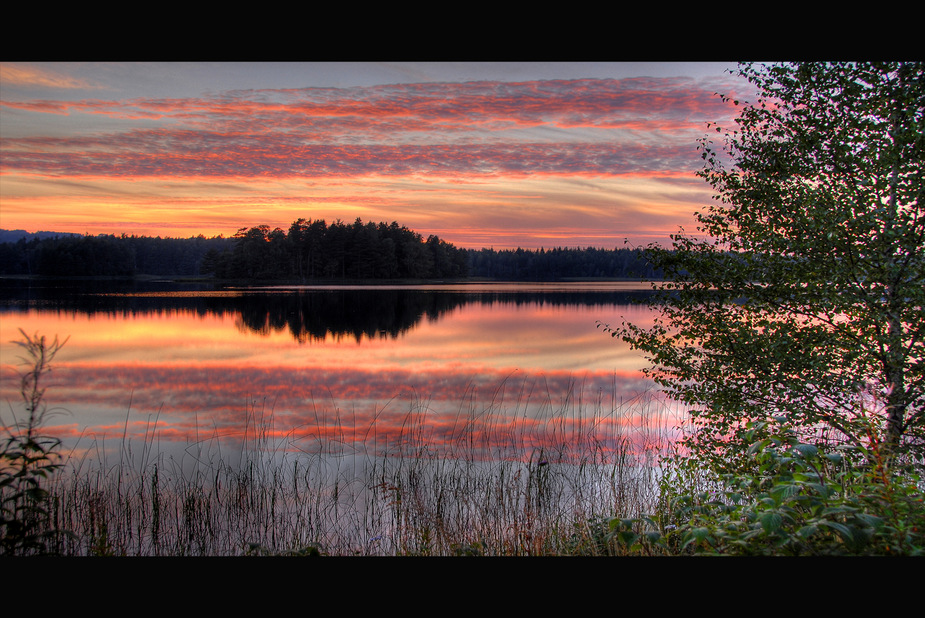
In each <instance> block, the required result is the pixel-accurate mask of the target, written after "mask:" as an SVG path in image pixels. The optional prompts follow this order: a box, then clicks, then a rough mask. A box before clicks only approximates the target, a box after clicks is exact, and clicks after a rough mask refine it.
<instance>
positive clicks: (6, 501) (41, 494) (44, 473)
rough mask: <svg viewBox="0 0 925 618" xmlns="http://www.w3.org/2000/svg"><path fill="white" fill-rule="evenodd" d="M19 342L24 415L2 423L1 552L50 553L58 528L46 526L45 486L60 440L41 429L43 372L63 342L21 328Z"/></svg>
mask: <svg viewBox="0 0 925 618" xmlns="http://www.w3.org/2000/svg"><path fill="white" fill-rule="evenodd" d="M20 332H21V333H22V335H23V339H24V340H23V341H15V342H13V343H15V344H16V345H19V346H20V347H22V348H23V349H24V350H25V351H26V354H27V358H24V359H23V361H24V362H25V363H27V364H28V365H29V367H30V368H29V370H28V371H26V372H24V373H23V374H22V375H21V383H20V386H21V388H20V393H21V394H22V399H23V405H24V408H25V413H26V416H25V418H23V419H22V420H17V419H16V418H15V415H14V421H13V423H12V424H10V425H7V424H6V423H5V422H4V426H3V429H4V433H5V434H6V435H5V437H4V438H3V442H2V447H0V448H2V450H0V555H32V554H44V553H48V551H49V547H48V543H49V542H51V541H53V540H54V539H55V537H57V536H58V534H59V531H57V530H55V529H54V527H49V526H48V519H49V511H48V497H49V493H48V491H47V489H46V488H45V487H44V486H43V485H44V483H45V481H46V480H47V479H48V478H49V476H50V475H51V474H53V473H54V472H55V471H56V470H57V469H58V468H60V467H61V464H60V463H59V455H58V453H57V452H56V449H57V448H58V446H59V444H60V441H59V440H58V439H57V438H53V437H50V436H45V435H42V434H41V433H40V429H41V426H42V423H43V422H44V421H45V419H46V417H47V415H48V413H49V411H48V409H47V407H46V405H45V402H44V401H43V397H44V394H45V389H44V388H42V387H41V380H42V377H43V376H44V375H45V374H46V373H47V372H49V371H51V367H50V364H51V361H52V360H53V359H54V357H55V355H56V354H57V353H58V351H59V350H60V349H61V347H62V346H63V345H64V344H65V343H66V342H67V340H66V339H65V340H64V341H62V342H59V341H58V338H57V337H55V339H54V341H46V339H45V337H44V336H42V337H39V336H38V335H35V336H32V337H30V336H29V335H27V334H26V333H24V332H23V331H22V330H20Z"/></svg>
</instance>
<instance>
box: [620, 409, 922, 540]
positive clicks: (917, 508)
mask: <svg viewBox="0 0 925 618" xmlns="http://www.w3.org/2000/svg"><path fill="white" fill-rule="evenodd" d="M748 435H751V436H752V437H759V439H758V440H756V441H755V442H753V443H752V445H751V447H750V448H749V450H748V454H749V455H750V456H751V459H752V463H753V464H754V465H753V466H752V467H751V468H750V469H748V470H743V471H742V472H741V473H739V474H725V475H723V476H722V477H721V478H719V479H716V482H715V483H714V484H713V486H712V489H704V488H700V489H699V490H697V491H690V488H691V487H692V484H691V483H690V476H689V472H690V470H689V466H690V465H692V464H695V461H693V460H687V461H681V462H680V463H678V464H675V469H674V470H673V472H672V474H671V476H669V477H668V478H667V480H665V481H664V487H663V491H664V497H665V509H666V510H665V512H664V513H663V516H662V520H661V522H660V523H658V524H656V521H655V520H653V519H633V520H625V519H614V520H612V521H611V529H612V537H613V538H614V539H615V540H616V541H617V542H619V543H621V544H623V545H624V546H625V547H627V548H630V549H633V550H634V551H635V553H641V552H643V551H649V552H651V550H652V548H657V549H658V550H660V551H661V552H663V553H670V554H674V555H677V554H713V555H783V556H808V555H923V553H925V504H923V498H922V481H921V477H920V476H919V475H918V474H917V473H916V472H915V471H914V470H913V469H912V468H911V467H906V468H902V467H899V466H897V465H895V464H894V466H893V467H888V466H887V464H886V463H885V462H884V458H883V457H882V456H881V454H880V452H879V451H880V449H879V447H878V445H876V444H874V445H873V446H871V447H869V448H860V447H850V448H849V447H843V448H842V449H840V450H838V451H833V452H831V453H823V452H820V450H819V449H818V448H817V447H815V446H812V445H810V444H806V443H804V442H801V441H800V440H799V439H798V437H797V435H796V433H795V432H794V431H793V429H792V428H790V427H788V426H786V425H783V426H779V427H778V426H776V425H774V424H772V423H753V424H752V425H750V426H749V434H748ZM640 530H646V531H648V536H643V535H642V534H641V533H640V532H639V531H640ZM655 530H657V532H655Z"/></svg>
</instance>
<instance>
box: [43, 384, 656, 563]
mask: <svg viewBox="0 0 925 618" xmlns="http://www.w3.org/2000/svg"><path fill="white" fill-rule="evenodd" d="M572 395H573V394H572V393H569V394H567V396H566V397H564V399H562V400H560V401H561V403H559V404H553V402H552V401H553V398H552V397H551V396H548V395H547V400H546V401H545V402H544V403H543V405H542V406H541V409H542V414H543V415H545V418H544V420H545V422H544V423H542V425H543V427H544V430H543V432H542V433H540V434H537V432H536V429H535V422H534V423H531V424H530V425H529V427H528V426H527V424H525V422H523V421H520V422H519V421H518V419H523V418H524V415H522V414H521V415H519V414H518V412H521V411H522V408H523V407H524V406H525V405H526V403H525V402H524V401H518V400H513V401H511V402H510V403H509V404H505V403H502V402H499V401H498V400H497V399H496V398H493V399H492V400H490V401H487V402H478V401H476V400H475V399H471V400H470V401H469V402H468V403H467V404H466V405H467V406H468V408H467V409H466V410H464V411H461V413H460V414H459V418H458V421H457V426H456V427H453V428H452V429H451V431H450V434H451V435H452V439H450V440H441V441H440V444H439V445H438V444H437V443H436V441H435V440H431V439H430V438H429V436H431V428H430V427H429V426H428V420H429V416H428V405H427V402H426V401H425V400H421V399H415V400H412V401H410V402H409V403H408V409H407V413H406V414H407V416H406V422H405V425H404V433H403V435H402V438H401V440H400V441H399V442H398V443H393V444H391V445H390V446H388V447H386V448H380V449H379V450H378V451H377V450H376V449H375V447H366V446H360V447H359V448H357V447H349V446H348V445H345V443H339V442H337V441H327V442H324V443H322V442H320V441H319V442H318V443H316V444H313V445H306V444H305V443H304V441H300V442H298V443H296V442H295V441H293V440H290V439H288V438H286V437H283V438H279V437H276V436H277V435H278V434H276V433H275V432H274V431H273V420H274V419H273V413H272V410H270V411H267V410H266V409H265V408H264V407H258V406H257V405H252V406H251V407H250V410H249V416H250V420H249V423H248V425H249V427H250V428H251V429H250V430H249V433H248V435H247V436H245V438H244V446H243V450H242V451H241V452H242V454H241V456H240V458H238V457H237V456H235V457H233V459H234V461H227V460H223V459H222V458H221V455H219V456H218V457H215V456H212V457H201V456H200V455H199V454H200V453H218V454H221V453H222V445H221V444H205V445H203V444H200V445H195V448H192V447H193V446H194V445H191V448H189V449H188V450H187V453H191V454H195V457H194V456H193V455H190V459H188V460H184V459H183V458H180V459H178V458H175V457H173V456H168V455H166V454H164V453H158V452H156V447H155V444H156V442H157V436H156V433H155V432H153V431H152V432H151V433H150V434H149V435H148V436H147V437H146V438H145V442H144V443H141V444H139V443H131V442H129V441H128V440H127V439H125V440H124V442H123V444H122V445H121V449H120V453H121V454H120V455H119V457H118V461H116V462H115V463H111V461H110V460H111V455H106V454H104V453H103V452H101V451H100V452H98V453H97V454H96V455H95V456H87V455H83V456H81V457H80V458H77V456H76V455H73V454H72V455H71V456H70V457H66V458H64V460H63V464H62V467H61V469H60V470H58V471H57V473H56V474H55V475H54V476H53V477H52V478H50V479H49V481H48V483H47V484H46V488H47V492H48V501H47V504H48V509H47V517H46V518H44V519H43V522H44V526H45V528H46V529H47V530H67V531H69V532H70V534H69V535H57V536H54V537H53V541H52V542H50V544H49V545H48V546H47V550H48V552H49V553H55V554H60V555H71V556H85V555H107V556H108V555H118V556H237V555H337V556H346V555H350V556H357V555H359V556H371V555H403V556H410V555H424V556H453V555H504V556H536V555H600V554H608V553H613V552H614V551H615V549H614V547H615V546H613V545H612V544H609V543H607V542H606V541H605V539H604V537H605V535H606V534H607V532H608V527H607V526H608V521H609V518H611V517H613V516H614V515H615V514H619V515H620V516H622V517H635V516H640V515H642V514H643V513H647V512H652V511H653V509H654V508H655V506H656V502H657V500H658V483H657V477H658V467H657V464H656V460H655V458H653V456H652V452H653V450H654V449H656V448H658V445H660V444H661V443H662V442H663V441H664V439H665V436H664V435H663V433H664V430H663V427H664V418H663V412H662V411H661V409H660V407H659V404H658V403H657V402H656V401H655V399H654V398H648V399H642V400H640V401H636V402H630V403H627V404H626V405H622V404H611V403H605V401H604V400H602V399H599V400H598V401H595V402H592V403H587V402H584V401H582V400H581V398H580V397H575V396H572ZM330 416H331V418H327V419H322V420H321V422H323V423H325V424H330V423H335V422H340V415H339V414H338V413H337V411H336V409H332V410H330ZM575 418H585V419H589V418H590V419H591V420H592V421H593V422H592V423H590V426H591V429H588V430H587V431H586V432H585V433H581V434H578V433H576V432H577V431H578V430H577V429H575V425H573V424H572V423H570V422H569V419H575ZM512 419H513V420H512ZM628 420H629V421H632V422H630V423H629V424H628V426H631V427H633V430H632V431H633V433H632V434H623V433H622V431H623V430H621V429H620V427H623V426H624V424H625V421H628ZM580 425H581V426H587V424H580ZM370 429H371V428H370ZM355 432H356V428H353V427H345V428H343V431H342V433H344V434H347V435H350V434H353V433H355ZM444 437H445V436H444ZM214 440H217V438H215V439H214ZM447 445H449V446H447ZM295 446H297V447H298V448H294V447H295ZM367 448H368V450H365V449H367ZM225 452H229V451H228V449H225ZM226 457H227V456H226Z"/></svg>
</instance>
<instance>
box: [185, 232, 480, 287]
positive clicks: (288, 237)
mask: <svg viewBox="0 0 925 618" xmlns="http://www.w3.org/2000/svg"><path fill="white" fill-rule="evenodd" d="M232 241H233V243H232V244H231V245H230V246H227V247H225V248H224V249H223V250H219V249H214V250H210V251H209V252H208V253H207V254H206V255H205V256H204V260H203V264H202V266H201V268H200V270H201V272H202V273H203V274H214V275H215V276H216V277H218V278H220V279H287V280H298V281H309V280H317V279H325V280H332V279H353V280H356V279H432V278H465V277H467V276H468V261H467V255H466V252H465V250H463V249H458V248H457V247H455V246H454V245H452V244H450V243H448V242H446V241H445V240H442V239H441V238H438V237H437V236H435V235H430V236H428V237H427V238H426V239H425V238H424V237H423V236H421V234H419V233H417V232H415V231H413V230H410V229H408V228H407V227H405V226H400V225H399V224H398V223H397V222H394V221H393V222H392V223H382V222H380V223H373V222H366V223H364V222H363V221H362V219H359V218H357V219H356V221H354V222H353V223H352V224H347V223H344V222H343V221H341V220H340V219H338V220H336V221H334V222H333V223H331V224H328V223H326V222H325V220H324V219H316V220H311V219H297V220H296V221H294V222H293V223H292V225H290V226H289V229H288V231H287V230H283V229H281V228H278V227H277V228H272V229H271V228H270V226H268V225H258V226H255V227H251V228H241V229H240V230H238V232H237V233H236V234H235V235H234V236H233V237H232Z"/></svg>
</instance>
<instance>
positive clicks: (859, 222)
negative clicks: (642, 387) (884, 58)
mask: <svg viewBox="0 0 925 618" xmlns="http://www.w3.org/2000/svg"><path fill="white" fill-rule="evenodd" d="M738 73H739V74H740V75H741V76H743V77H745V78H746V79H747V80H748V81H749V82H751V84H753V85H754V86H755V87H756V88H757V90H758V93H759V94H758V98H757V100H756V101H755V102H754V103H752V104H744V105H743V106H742V109H741V113H740V116H739V118H738V120H737V123H738V126H737V128H736V129H735V130H733V131H726V132H725V133H724V139H723V143H722V145H721V146H720V147H716V146H714V144H713V143H712V141H710V140H709V139H707V138H704V140H703V141H702V143H701V150H702V156H703V159H704V162H705V166H704V169H703V171H702V172H700V175H701V176H702V177H703V178H704V179H706V180H707V181H708V182H709V184H710V185H711V186H712V187H713V188H714V189H715V190H716V199H717V201H718V203H716V204H714V205H712V206H711V207H710V208H709V209H708V211H707V212H706V213H698V214H697V219H698V222H699V226H698V229H699V231H700V233H702V235H703V238H698V237H695V236H689V235H687V234H685V233H684V231H683V230H682V231H681V232H680V233H678V234H676V235H673V236H672V240H673V247H672V248H670V249H665V248H661V247H658V246H655V245H652V246H650V247H648V248H647V249H646V251H645V253H646V255H647V257H648V259H650V260H651V262H652V264H653V265H654V266H655V267H657V268H660V269H662V270H663V271H664V273H665V278H666V282H664V283H662V284H660V285H657V286H656V287H657V289H658V291H659V292H661V293H660V294H659V295H657V297H656V298H655V299H654V300H653V306H654V307H655V308H657V309H658V310H659V312H660V318H659V319H658V320H657V321H656V323H655V325H654V327H652V328H650V329H645V328H641V327H637V326H635V325H632V324H623V325H622V327H619V328H615V329H610V327H606V328H607V330H609V331H610V332H611V334H612V335H613V336H620V337H622V338H623V339H624V340H626V341H628V342H629V343H630V344H631V345H632V346H633V347H634V348H636V349H639V350H641V351H643V352H644V353H645V354H646V355H647V357H648V358H649V359H650V360H651V361H652V364H653V367H652V368H651V370H650V372H649V374H650V375H651V377H652V378H653V379H654V380H655V381H656V382H657V383H659V384H660V385H661V386H663V387H664V388H665V389H666V390H667V391H668V393H669V394H670V395H672V396H673V397H674V398H676V399H677V400H679V401H681V402H683V403H685V404H687V405H688V406H689V408H690V412H691V415H692V417H693V419H694V420H695V422H696V423H697V425H698V431H697V432H695V433H694V434H693V435H692V437H691V438H690V439H689V440H687V442H686V444H685V446H686V447H687V448H689V449H690V453H691V455H692V456H694V457H696V458H697V460H698V461H699V462H700V463H702V464H704V465H706V466H708V467H711V468H712V469H713V470H715V471H717V472H720V473H722V472H729V473H731V472H736V471H739V470H740V468H741V467H742V466H745V467H746V469H747V468H748V466H750V465H751V463H752V462H751V461H750V460H749V459H748V457H747V456H746V447H747V445H748V444H749V438H748V437H749V436H752V435H753V433H754V432H755V431H757V430H756V429H755V428H756V427H763V426H764V425H754V424H753V423H754V422H758V423H762V422H765V421H768V419H770V418H773V417H783V418H786V419H787V422H788V423H789V424H790V426H792V427H793V429H794V431H796V432H797V433H798V434H799V435H800V436H801V438H802V439H804V440H806V441H807V442H808V443H811V444H813V445H814V446H815V447H817V448H820V449H823V450H826V451H827V452H832V449H834V448H835V447H837V446H838V445H850V446H852V447H854V448H853V449H852V450H850V451H846V454H848V455H851V456H855V455H856V454H858V453H861V452H863V450H864V449H865V448H869V447H870V445H871V441H872V440H873V441H875V442H878V443H881V444H882V445H883V449H882V454H883V455H884V456H885V457H886V458H887V460H890V459H891V458H894V457H895V458H897V459H903V460H906V461H908V460H915V459H919V460H920V459H921V457H922V456H923V455H925V451H923V449H925V423H923V420H925V397H923V390H925V370H923V362H925V342H923V338H925V319H923V318H925V312H923V305H925V251H923V248H925V247H923V237H925V210H923V203H922V199H921V198H922V192H923V187H925V183H923V178H922V171H923V157H925V65H923V64H922V63H872V64H856V63H838V64H829V63H803V64H798V65H789V64H785V65H775V66H770V67H765V66H753V65H750V64H746V65H742V66H740V68H739V70H738ZM724 99H725V100H727V101H729V102H730V103H732V104H734V105H737V106H738V105H740V102H739V101H737V100H731V99H729V98H726V97H724ZM716 131H717V132H718V133H721V134H722V133H723V130H722V128H720V127H716ZM862 408H863V409H865V410H868V411H872V413H873V414H874V416H875V417H876V418H877V419H878V423H877V424H876V425H874V426H873V428H871V425H870V423H869V422H868V418H867V415H860V414H858V413H857V411H858V410H859V409H862Z"/></svg>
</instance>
